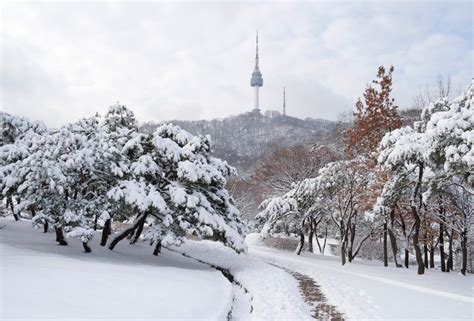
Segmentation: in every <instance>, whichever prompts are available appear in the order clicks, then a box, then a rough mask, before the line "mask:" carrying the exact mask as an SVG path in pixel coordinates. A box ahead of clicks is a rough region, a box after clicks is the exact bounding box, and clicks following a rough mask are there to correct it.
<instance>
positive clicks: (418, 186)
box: [411, 164, 425, 274]
mask: <svg viewBox="0 0 474 321" xmlns="http://www.w3.org/2000/svg"><path fill="white" fill-rule="evenodd" d="M423 169H424V165H423V164H419V169H418V182H417V184H416V187H415V190H414V191H413V196H412V200H411V210H412V215H413V218H414V219H415V234H414V235H413V247H414V248H415V257H416V262H417V263H418V274H424V273H425V265H424V264H423V257H422V254H421V249H420V244H419V238H420V225H421V219H420V215H419V214H418V209H417V206H416V201H417V198H418V197H419V193H420V189H421V182H422V180H423ZM420 202H421V200H420Z"/></svg>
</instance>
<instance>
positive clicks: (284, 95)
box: [283, 86, 286, 116]
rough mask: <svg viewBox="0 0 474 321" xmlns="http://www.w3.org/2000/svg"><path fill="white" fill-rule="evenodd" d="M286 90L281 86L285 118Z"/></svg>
mask: <svg viewBox="0 0 474 321" xmlns="http://www.w3.org/2000/svg"><path fill="white" fill-rule="evenodd" d="M285 89H286V88H285V87H284V86H283V116H286V90H285Z"/></svg>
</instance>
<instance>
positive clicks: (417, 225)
mask: <svg viewBox="0 0 474 321" xmlns="http://www.w3.org/2000/svg"><path fill="white" fill-rule="evenodd" d="M419 235H420V217H419V216H418V214H417V215H416V217H415V234H414V235H413V247H414V248H415V257H416V263H417V264H418V274H424V273H425V265H424V263H423V257H422V254H421V249H420V244H419V243H418V238H419Z"/></svg>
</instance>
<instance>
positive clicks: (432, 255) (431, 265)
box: [430, 245, 435, 269]
mask: <svg viewBox="0 0 474 321" xmlns="http://www.w3.org/2000/svg"><path fill="white" fill-rule="evenodd" d="M434 254H435V247H434V246H433V245H431V248H430V269H434V268H435V263H434Z"/></svg>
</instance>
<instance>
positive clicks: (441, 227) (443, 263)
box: [439, 222, 446, 272]
mask: <svg viewBox="0 0 474 321" xmlns="http://www.w3.org/2000/svg"><path fill="white" fill-rule="evenodd" d="M439 257H440V261H441V271H443V272H446V261H445V258H444V223H443V222H440V223H439Z"/></svg>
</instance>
